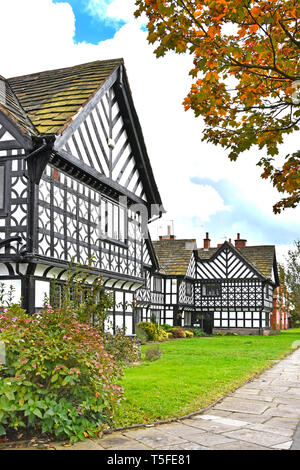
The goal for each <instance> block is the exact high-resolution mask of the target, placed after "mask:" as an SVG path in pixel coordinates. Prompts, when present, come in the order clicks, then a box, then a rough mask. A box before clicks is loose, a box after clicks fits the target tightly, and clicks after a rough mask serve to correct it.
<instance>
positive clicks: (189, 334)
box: [185, 330, 194, 338]
mask: <svg viewBox="0 0 300 470" xmlns="http://www.w3.org/2000/svg"><path fill="white" fill-rule="evenodd" d="M185 336H186V337H187V338H193V336H194V333H193V332H192V331H190V330H185Z"/></svg>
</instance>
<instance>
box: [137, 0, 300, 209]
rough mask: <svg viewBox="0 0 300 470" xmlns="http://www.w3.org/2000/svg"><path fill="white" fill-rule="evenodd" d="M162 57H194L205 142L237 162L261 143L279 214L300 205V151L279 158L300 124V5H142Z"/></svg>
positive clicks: (195, 95)
mask: <svg viewBox="0 0 300 470" xmlns="http://www.w3.org/2000/svg"><path fill="white" fill-rule="evenodd" d="M136 6H137V9H136V12H135V15H136V16H137V17H138V16H140V15H141V14H142V13H146V15H147V17H148V20H149V21H148V24H147V28H148V41H149V42H150V43H157V42H158V46H157V48H156V49H155V53H156V56H157V57H160V56H163V55H165V53H166V52H167V51H169V50H173V51H175V52H177V53H185V52H189V53H190V54H192V55H193V58H194V67H193V69H192V70H191V71H190V74H191V75H192V77H194V83H193V85H192V87H191V90H190V92H189V94H188V96H187V97H186V98H185V101H184V106H185V109H186V110H188V109H192V110H193V111H194V113H195V115H196V116H199V115H201V116H203V118H204V122H205V130H204V137H203V140H206V141H208V142H212V143H213V144H221V145H222V146H223V147H225V148H226V149H230V153H229V158H230V159H231V160H236V159H237V158H238V156H239V155H240V154H241V153H242V152H244V151H245V150H248V149H250V147H252V146H253V145H257V146H258V148H259V149H263V148H266V149H267V156H265V155H264V156H261V157H260V158H259V161H258V163H257V164H258V165H259V166H261V167H262V168H263V173H262V175H261V176H262V178H266V179H267V178H270V180H271V181H272V183H273V185H274V186H275V187H276V188H277V190H278V191H280V192H281V193H285V197H283V198H282V199H281V200H280V201H279V202H278V203H277V204H275V206H274V207H273V211H274V212H275V213H278V212H281V210H282V209H285V208H288V207H296V206H297V204H298V203H299V202H300V151H298V150H297V149H295V152H294V153H293V154H290V155H286V156H285V160H284V163H283V165H282V166H279V167H278V166H276V165H278V162H277V161H276V160H277V158H278V155H279V150H278V146H279V144H281V143H283V138H284V136H285V134H290V133H292V132H293V131H299V124H300V64H299V50H300V24H299V12H300V4H299V2H298V1H297V0H291V1H289V0H259V1H253V0H203V1H199V0H136Z"/></svg>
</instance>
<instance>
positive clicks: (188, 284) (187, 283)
mask: <svg viewBox="0 0 300 470" xmlns="http://www.w3.org/2000/svg"><path fill="white" fill-rule="evenodd" d="M185 292H186V295H188V296H191V295H193V283H192V282H191V281H185Z"/></svg>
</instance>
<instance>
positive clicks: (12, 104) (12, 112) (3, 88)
mask: <svg viewBox="0 0 300 470" xmlns="http://www.w3.org/2000/svg"><path fill="white" fill-rule="evenodd" d="M0 110H1V111H2V112H3V113H4V114H5V115H6V116H7V117H8V118H9V119H10V120H11V121H12V122H13V123H14V124H15V125H16V126H17V127H18V129H19V130H21V131H22V132H24V133H25V134H29V135H37V132H36V130H35V128H34V126H33V125H32V123H31V121H30V119H28V117H27V115H26V113H25V111H24V109H23V108H22V106H21V105H20V103H19V101H18V99H17V97H16V96H15V94H14V93H13V91H12V89H11V87H10V85H9V82H8V81H7V80H6V79H5V78H3V77H1V75H0Z"/></svg>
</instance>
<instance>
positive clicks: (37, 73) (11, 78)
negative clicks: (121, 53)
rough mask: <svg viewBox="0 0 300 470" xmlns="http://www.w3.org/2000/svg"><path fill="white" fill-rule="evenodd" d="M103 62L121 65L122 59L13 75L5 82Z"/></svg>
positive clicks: (96, 61) (102, 61) (95, 61)
mask: <svg viewBox="0 0 300 470" xmlns="http://www.w3.org/2000/svg"><path fill="white" fill-rule="evenodd" d="M105 62H107V63H111V62H118V63H120V64H123V63H124V59H123V58H122V57H120V58H117V59H104V60H100V59H99V60H93V61H92V62H84V63H83V64H77V65H70V66H69V67H58V68H55V69H47V70H41V71H40V72H33V73H29V74H25V75H15V76H14V77H9V78H7V79H6V80H7V81H9V80H15V79H18V78H23V77H33V76H34V75H40V74H42V73H49V72H57V71H58V70H68V69H74V68H77V67H83V66H85V65H91V64H98V63H105ZM0 77H1V76H0Z"/></svg>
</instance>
